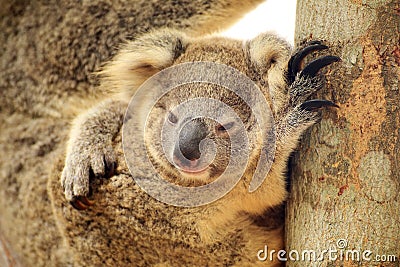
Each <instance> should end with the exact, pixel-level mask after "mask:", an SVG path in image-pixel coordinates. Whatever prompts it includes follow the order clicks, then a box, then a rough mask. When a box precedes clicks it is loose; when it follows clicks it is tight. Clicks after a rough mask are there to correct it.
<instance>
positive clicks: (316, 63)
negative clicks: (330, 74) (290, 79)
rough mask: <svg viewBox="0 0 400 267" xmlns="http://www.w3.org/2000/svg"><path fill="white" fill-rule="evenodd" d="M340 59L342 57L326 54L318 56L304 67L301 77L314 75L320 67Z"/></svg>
mask: <svg viewBox="0 0 400 267" xmlns="http://www.w3.org/2000/svg"><path fill="white" fill-rule="evenodd" d="M339 60H340V58H339V57H336V56H324V57H320V58H317V59H315V60H313V61H311V62H310V63H309V64H307V65H306V66H305V67H304V69H303V70H302V71H301V72H300V77H301V76H307V77H314V76H315V75H316V74H317V72H318V71H319V70H320V69H322V68H323V67H325V66H328V65H329V64H332V63H333V62H337V61H339Z"/></svg>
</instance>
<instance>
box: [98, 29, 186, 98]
mask: <svg viewBox="0 0 400 267" xmlns="http://www.w3.org/2000/svg"><path fill="white" fill-rule="evenodd" d="M188 43H189V37H188V36H186V35H185V34H184V33H182V32H180V31H176V30H172V29H161V30H157V31H154V32H150V33H147V34H144V35H143V36H141V37H139V38H138V39H136V40H135V41H131V42H128V43H127V44H125V45H124V46H123V47H122V48H121V49H120V50H119V52H118V53H117V54H116V55H115V57H114V58H113V59H112V60H111V61H110V62H108V63H107V64H106V65H105V66H104V67H103V69H102V70H101V71H100V72H99V74H100V76H101V78H102V81H101V84H102V85H101V86H102V89H104V90H107V91H111V92H113V93H115V94H117V95H119V96H123V97H127V96H129V97H130V96H132V94H133V93H134V92H135V90H136V89H137V88H138V87H139V86H140V85H141V84H142V83H143V82H144V81H145V80H146V79H148V78H149V77H150V76H152V75H154V74H155V73H157V72H158V71H160V70H162V69H164V68H167V67H169V66H171V65H172V64H173V63H174V61H175V59H176V58H177V57H179V55H181V54H182V53H183V52H184V51H185V49H186V47H187V45H188Z"/></svg>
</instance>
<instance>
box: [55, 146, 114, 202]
mask: <svg viewBox="0 0 400 267" xmlns="http://www.w3.org/2000/svg"><path fill="white" fill-rule="evenodd" d="M71 148H72V149H71V150H70V151H71V152H70V153H69V154H68V155H67V158H66V161H65V166H64V169H63V172H62V175H61V184H62V186H63V189H64V194H65V197H66V199H67V200H68V201H70V203H71V205H72V206H73V207H74V208H76V209H78V210H83V209H86V208H88V207H89V206H91V205H93V204H94V203H93V201H91V200H89V199H88V195H89V191H90V190H89V179H90V178H91V177H93V176H94V177H110V176H112V175H113V173H114V169H115V164H116V163H115V162H116V158H115V153H114V151H113V148H112V145H111V142H101V143H99V142H97V143H96V145H90V142H85V141H83V140H80V141H76V142H73V143H72V146H71Z"/></svg>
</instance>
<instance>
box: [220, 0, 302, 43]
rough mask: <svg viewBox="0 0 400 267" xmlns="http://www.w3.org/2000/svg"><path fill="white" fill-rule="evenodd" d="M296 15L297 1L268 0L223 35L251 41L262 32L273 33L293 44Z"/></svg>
mask: <svg viewBox="0 0 400 267" xmlns="http://www.w3.org/2000/svg"><path fill="white" fill-rule="evenodd" d="M244 1H245V0H244ZM295 15H296V0H268V1H266V2H265V3H262V4H260V5H259V6H258V7H257V8H256V9H255V10H253V11H252V12H250V13H248V14H246V16H244V17H243V18H242V19H241V20H240V21H239V22H238V23H236V24H235V25H233V26H232V27H231V28H230V29H228V30H227V31H225V32H223V33H221V34H222V35H223V36H227V37H231V38H236V39H251V38H253V37H255V36H257V35H258V34H260V33H262V32H266V31H270V32H271V31H272V32H275V33H276V34H278V35H279V36H281V37H283V38H284V39H286V40H287V41H288V42H290V43H291V44H293V38H294V23H295Z"/></svg>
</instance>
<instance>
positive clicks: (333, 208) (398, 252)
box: [286, 0, 400, 266]
mask: <svg viewBox="0 0 400 267" xmlns="http://www.w3.org/2000/svg"><path fill="white" fill-rule="evenodd" d="M295 35H296V39H295V41H296V43H297V44H299V43H301V42H303V41H304V40H311V39H313V40H323V41H324V43H325V44H327V45H329V46H330V50H329V53H330V54H333V55H337V56H340V57H341V58H342V62H341V63H340V64H336V65H333V66H331V67H330V68H329V70H327V71H326V77H327V79H326V80H327V83H326V86H325V88H324V89H323V90H322V91H321V92H320V93H319V95H318V98H321V97H322V98H325V99H330V100H333V101H334V102H336V103H337V104H338V105H339V106H340V108H339V109H337V110H329V111H324V112H323V119H322V121H321V122H320V123H319V124H317V125H315V126H314V127H313V128H312V129H310V130H309V132H308V133H307V134H305V136H304V137H303V139H302V141H301V145H300V149H299V150H300V151H299V152H298V153H296V154H295V155H294V157H293V164H292V174H291V188H290V191H291V192H290V196H289V198H288V203H287V208H286V209H287V210H286V251H287V253H289V252H290V250H297V251H298V252H299V260H298V261H294V260H290V259H288V260H289V261H288V264H287V266H399V256H400V196H399V189H400V129H399V128H400V92H399V80H400V67H399V65H400V45H399V41H400V2H399V1H398V0H381V1H367V0H337V1H333V0H307V1H306V0H299V1H298V3H297V19H296V33H295ZM324 53H326V52H324ZM328 249H332V250H333V251H334V249H336V250H337V252H336V256H337V259H335V257H334V255H335V252H333V254H331V256H332V257H329V255H327V254H325V256H324V257H323V259H322V261H315V262H314V261H311V262H310V261H308V258H307V252H304V250H314V251H316V252H317V254H316V255H317V256H321V255H320V254H318V253H319V252H322V251H323V250H328ZM356 250H357V251H358V252H356ZM369 251H371V253H372V254H370V253H369ZM363 253H364V258H363ZM302 254H304V255H305V256H306V257H305V259H306V260H307V261H306V262H305V261H301V258H302ZM353 254H354V255H355V256H354V257H353V256H352V255H353ZM291 255H292V258H296V254H295V252H292V254H291ZM357 255H359V256H360V259H357ZM286 256H287V257H289V254H287V255H286ZM311 256H312V255H311ZM376 256H381V258H380V259H381V260H383V259H384V258H383V257H384V256H385V257H386V258H385V259H386V261H378V259H377V258H375V257H376ZM390 256H396V258H397V260H396V261H393V260H394V259H393V258H392V257H390ZM368 259H370V260H368Z"/></svg>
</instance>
